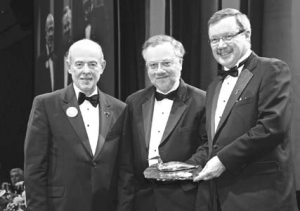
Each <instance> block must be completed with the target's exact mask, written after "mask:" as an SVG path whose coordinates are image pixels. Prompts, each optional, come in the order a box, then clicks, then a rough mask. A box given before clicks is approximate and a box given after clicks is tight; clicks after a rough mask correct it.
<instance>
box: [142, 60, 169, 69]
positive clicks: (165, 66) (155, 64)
mask: <svg viewBox="0 0 300 211" xmlns="http://www.w3.org/2000/svg"><path fill="white" fill-rule="evenodd" d="M159 64H160V67H161V68H162V69H168V68H170V67H172V65H173V64H174V61H172V60H164V61H161V62H149V63H148V64H146V67H147V68H149V69H151V70H156V69H158V66H159Z"/></svg>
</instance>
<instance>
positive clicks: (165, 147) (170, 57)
mask: <svg viewBox="0 0 300 211" xmlns="http://www.w3.org/2000/svg"><path fill="white" fill-rule="evenodd" d="M184 53H185V51H184V47H183V45H182V44H181V43H180V42H179V41H177V40H175V39H174V38H172V37H170V36H166V35H157V36H153V37H151V38H149V39H148V40H147V41H146V42H145V43H144V45H143V51H142V54H143V57H144V59H145V62H146V69H147V71H148V76H149V79H150V81H151V83H152V86H150V87H148V88H146V89H143V90H140V91H138V92H136V93H134V94H132V95H131V96H129V97H128V98H127V100H126V103H127V104H128V113H127V117H126V118H125V125H126V129H124V131H125V139H124V142H122V143H123V147H124V148H123V150H124V151H123V152H124V153H122V156H123V158H122V159H121V160H122V161H123V163H122V165H121V167H122V169H121V175H122V177H121V178H122V179H121V180H122V183H121V192H120V195H119V210H122V211H125V210H130V211H132V210H136V211H141V210H143V211H156V210H172V211H182V210H185V211H194V208H195V203H196V195H197V183H194V182H193V181H192V180H189V181H175V180H174V181H156V180H149V179H146V178H145V177H144V175H143V172H144V170H145V169H146V168H147V167H149V166H150V165H156V164H157V163H158V162H159V160H160V159H161V160H162V162H164V163H165V162H169V161H181V162H186V161H187V160H189V158H190V157H191V156H192V155H193V154H194V153H195V152H196V150H197V148H198V147H199V146H200V145H201V144H202V143H203V142H204V140H203V139H202V135H203V133H204V131H205V130H204V121H205V108H204V104H205V92H204V91H202V90H200V89H197V88H195V87H192V86H190V85H188V84H186V83H185V82H184V81H183V80H182V79H181V70H182V63H183V56H184Z"/></svg>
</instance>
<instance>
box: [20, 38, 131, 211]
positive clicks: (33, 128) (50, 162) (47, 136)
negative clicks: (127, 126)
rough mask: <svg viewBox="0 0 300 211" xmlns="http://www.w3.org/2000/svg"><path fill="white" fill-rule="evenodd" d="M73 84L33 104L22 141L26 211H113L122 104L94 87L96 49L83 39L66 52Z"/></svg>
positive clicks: (98, 70) (99, 64) (99, 59)
mask: <svg viewBox="0 0 300 211" xmlns="http://www.w3.org/2000/svg"><path fill="white" fill-rule="evenodd" d="M67 63H68V67H69V73H70V74H71V75H72V80H73V83H72V84H70V85H69V86H68V87H66V88H64V89H61V90H57V91H55V92H52V93H47V94H43V95H40V96H37V97H36V98H35V99H34V102H33V106H32V110H31V114H30V117H29V122H28V129H27V134H26V139H25V171H24V173H25V187H26V199H27V207H28V210H29V211H36V210H39V211H58V210H59V211H67V210H72V211H83V210H84V211H98V210H106V211H111V210H115V209H114V206H115V204H116V200H117V178H118V176H117V166H118V154H119V148H120V146H119V145H120V144H121V139H120V137H121V133H122V128H123V120H124V118H123V117H124V110H125V104H124V103H123V102H121V101H119V100H117V99H115V98H113V97H111V96H109V95H107V94H105V93H103V92H102V91H100V90H99V89H98V88H97V82H98V80H99V79H100V76H101V74H102V73H103V71H104V68H105V64H106V63H105V60H104V56H103V53H102V49H101V47H100V46H99V45H98V44H97V43H95V42H93V41H91V40H87V39H83V40H79V41H77V42H75V43H74V44H73V45H72V46H71V47H70V49H69V56H68V60H67Z"/></svg>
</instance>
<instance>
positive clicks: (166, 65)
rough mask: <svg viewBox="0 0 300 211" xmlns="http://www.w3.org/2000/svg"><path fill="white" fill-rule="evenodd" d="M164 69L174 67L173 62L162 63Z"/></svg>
mask: <svg viewBox="0 0 300 211" xmlns="http://www.w3.org/2000/svg"><path fill="white" fill-rule="evenodd" d="M161 64H162V65H163V66H164V67H170V66H171V65H172V62H170V61H165V62H162V63H161Z"/></svg>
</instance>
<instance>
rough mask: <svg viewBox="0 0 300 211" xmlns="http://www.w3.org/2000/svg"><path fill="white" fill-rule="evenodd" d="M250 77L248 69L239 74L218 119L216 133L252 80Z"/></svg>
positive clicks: (251, 74)
mask: <svg viewBox="0 0 300 211" xmlns="http://www.w3.org/2000/svg"><path fill="white" fill-rule="evenodd" d="M252 76H253V73H251V72H250V71H249V70H248V69H244V70H243V71H242V72H241V75H240V76H239V78H238V81H237V82H236V85H235V87H234V88H233V90H232V93H231V95H230V97H229V100H228V102H227V104H226V107H225V109H224V112H223V115H222V117H221V119H220V122H219V125H218V128H217V130H216V132H217V131H218V130H219V128H220V127H222V125H223V124H224V122H225V120H226V119H227V117H228V115H229V114H230V112H231V110H232V108H233V106H234V104H235V103H236V102H237V100H238V98H239V97H240V96H241V94H242V93H243V91H244V89H245V87H246V86H247V84H248V82H249V81H250V79H251V78H252Z"/></svg>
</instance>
